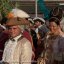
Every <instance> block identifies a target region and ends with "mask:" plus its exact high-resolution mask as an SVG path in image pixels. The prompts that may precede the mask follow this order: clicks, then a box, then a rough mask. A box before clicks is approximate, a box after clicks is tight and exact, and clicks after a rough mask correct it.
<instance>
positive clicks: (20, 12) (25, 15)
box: [7, 8, 30, 18]
mask: <svg viewBox="0 0 64 64" xmlns="http://www.w3.org/2000/svg"><path fill="white" fill-rule="evenodd" d="M13 17H20V18H29V17H30V16H29V14H28V13H26V12H25V11H23V10H21V9H17V8H15V9H12V11H10V13H9V14H8V15H7V18H13Z"/></svg>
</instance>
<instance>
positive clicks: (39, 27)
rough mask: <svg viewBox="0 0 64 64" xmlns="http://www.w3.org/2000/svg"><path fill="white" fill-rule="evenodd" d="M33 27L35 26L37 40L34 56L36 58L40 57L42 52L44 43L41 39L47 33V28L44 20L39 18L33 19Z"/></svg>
mask: <svg viewBox="0 0 64 64" xmlns="http://www.w3.org/2000/svg"><path fill="white" fill-rule="evenodd" d="M33 20H34V23H35V26H36V30H35V32H36V34H37V38H38V43H37V44H38V47H37V51H36V56H37V58H38V57H39V56H40V54H41V52H42V50H43V49H44V43H43V39H44V37H45V35H46V33H47V32H48V31H49V29H48V28H47V26H46V25H45V20H44V19H43V18H39V17H36V18H34V19H33Z"/></svg>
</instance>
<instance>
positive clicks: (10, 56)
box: [2, 18, 32, 64]
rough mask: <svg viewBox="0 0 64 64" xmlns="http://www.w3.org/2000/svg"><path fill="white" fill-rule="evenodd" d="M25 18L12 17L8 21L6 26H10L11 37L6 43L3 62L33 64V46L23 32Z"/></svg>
mask: <svg viewBox="0 0 64 64" xmlns="http://www.w3.org/2000/svg"><path fill="white" fill-rule="evenodd" d="M24 20H25V19H22V18H21V19H19V18H11V19H9V20H8V21H7V23H6V26H7V27H8V31H9V34H10V38H9V40H8V41H6V43H5V48H4V53H3V57H2V61H3V62H7V63H8V64H31V59H32V46H31V44H30V41H29V40H27V39H26V38H25V37H24V36H23V35H22V33H21V32H22V30H23V28H22V27H21V26H22V25H23V22H24ZM25 21H26V20H25Z"/></svg>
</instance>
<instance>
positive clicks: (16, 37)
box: [0, 7, 64, 64]
mask: <svg viewBox="0 0 64 64" xmlns="http://www.w3.org/2000/svg"><path fill="white" fill-rule="evenodd" d="M62 12H63V11H62V10H61V9H60V8H58V7H56V8H55V9H53V10H52V11H51V12H50V19H49V20H45V19H43V18H40V17H35V18H30V17H29V16H28V15H27V14H26V13H22V12H21V10H20V9H17V10H16V9H15V12H13V11H12V12H10V14H11V13H12V14H11V15H10V14H8V16H7V17H5V18H3V19H2V20H1V24H0V60H1V61H2V62H1V63H2V64H64V24H63V23H64V18H63V13H62Z"/></svg>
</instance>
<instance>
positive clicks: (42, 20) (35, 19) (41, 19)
mask: <svg viewBox="0 0 64 64" xmlns="http://www.w3.org/2000/svg"><path fill="white" fill-rule="evenodd" d="M37 19H38V20H40V22H42V23H45V20H44V19H43V18H40V17H35V18H34V19H33V21H37Z"/></svg>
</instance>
